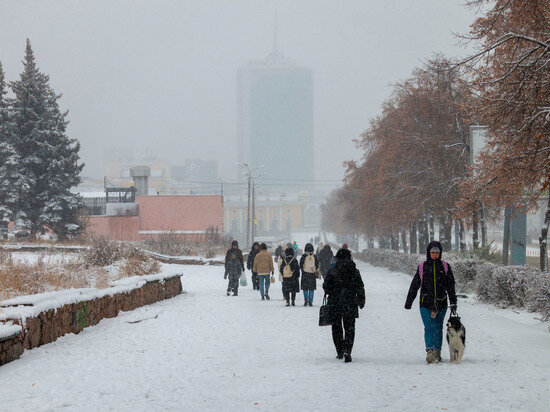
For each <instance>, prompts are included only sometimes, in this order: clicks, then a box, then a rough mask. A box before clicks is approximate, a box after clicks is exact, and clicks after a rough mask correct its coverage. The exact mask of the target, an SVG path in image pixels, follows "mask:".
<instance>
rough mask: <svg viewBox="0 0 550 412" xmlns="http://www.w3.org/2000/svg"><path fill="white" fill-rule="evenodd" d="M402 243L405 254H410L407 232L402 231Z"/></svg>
mask: <svg viewBox="0 0 550 412" xmlns="http://www.w3.org/2000/svg"><path fill="white" fill-rule="evenodd" d="M401 241H402V242H403V253H409V248H408V247H407V231H406V230H402V231H401Z"/></svg>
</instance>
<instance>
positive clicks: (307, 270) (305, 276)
mask: <svg viewBox="0 0 550 412" xmlns="http://www.w3.org/2000/svg"><path fill="white" fill-rule="evenodd" d="M300 269H301V270H302V284H301V286H302V290H303V291H304V306H307V305H309V306H313V295H314V293H315V290H316V289H317V276H319V260H317V256H315V255H314V254H313V245H312V244H311V243H308V244H307V245H306V246H305V247H304V254H303V255H302V257H301V258H300Z"/></svg>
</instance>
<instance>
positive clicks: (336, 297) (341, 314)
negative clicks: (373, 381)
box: [323, 249, 365, 362]
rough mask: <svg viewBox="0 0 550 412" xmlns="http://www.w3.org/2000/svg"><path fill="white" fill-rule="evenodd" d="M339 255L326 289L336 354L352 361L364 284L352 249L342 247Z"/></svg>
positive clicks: (363, 304)
mask: <svg viewBox="0 0 550 412" xmlns="http://www.w3.org/2000/svg"><path fill="white" fill-rule="evenodd" d="M336 258H337V260H336V263H335V265H334V267H333V268H331V269H329V271H328V272H327V276H326V278H325V283H323V289H324V290H325V292H326V294H327V295H328V299H327V305H328V306H329V307H330V313H331V316H332V319H333V320H334V323H333V324H332V339H333V341H334V346H335V348H336V357H337V358H338V359H342V358H344V360H345V362H351V350H352V349H353V342H354V340H355V319H356V318H358V317H359V309H358V307H359V308H361V309H363V307H364V306H365V286H364V284H363V280H362V279H361V274H360V273H359V270H358V269H357V267H356V266H355V263H354V262H353V260H351V252H350V251H349V250H347V249H340V250H339V251H338V253H336ZM342 326H343V328H342ZM344 331H345V336H344Z"/></svg>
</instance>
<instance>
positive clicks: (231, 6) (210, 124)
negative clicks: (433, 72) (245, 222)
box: [0, 0, 475, 191]
mask: <svg viewBox="0 0 550 412" xmlns="http://www.w3.org/2000/svg"><path fill="white" fill-rule="evenodd" d="M0 15H1V16H2V30H1V31H0V61H2V63H3V66H4V71H5V73H6V78H7V80H9V81H12V80H16V79H17V78H18V76H19V73H20V72H21V70H22V65H21V60H22V58H23V56H24V48H25V40H26V38H27V37H28V38H29V39H30V40H31V43H32V46H33V49H34V51H35V55H36V60H37V64H38V67H39V68H40V70H41V71H43V72H44V73H47V74H49V75H50V79H51V85H52V86H53V88H54V89H55V91H56V92H58V93H62V94H63V97H62V99H61V100H60V104H61V107H62V108H63V109H68V110H69V111H70V113H69V116H68V119H69V120H70V122H71V123H70V126H69V130H68V131H69V135H70V136H71V137H73V138H76V139H78V140H79V141H80V143H81V145H82V148H81V152H80V155H81V158H82V160H83V161H84V162H85V163H86V167H85V169H84V171H83V176H86V177H93V178H96V179H101V178H102V177H103V175H104V174H105V170H104V163H103V159H104V158H105V157H109V156H110V155H109V152H112V150H113V149H115V150H116V151H117V152H118V153H133V155H134V156H141V155H144V154H152V155H155V156H158V157H161V158H164V159H167V160H168V161H169V162H171V163H172V164H182V163H183V162H184V159H203V160H215V161H217V162H218V173H219V175H220V177H221V178H223V179H225V180H234V179H235V177H236V170H235V163H236V162H237V158H238V156H237V70H238V68H239V67H241V66H243V65H245V64H247V63H249V62H250V61H254V60H261V59H264V58H265V57H266V56H268V55H269V54H270V53H271V51H272V49H273V33H274V28H275V22H276V21H277V22H278V24H277V26H278V48H279V51H280V52H281V53H282V54H283V55H284V56H285V57H287V58H289V59H291V60H292V61H293V62H295V63H296V64H297V65H300V66H307V67H309V68H311V70H312V72H313V125H314V150H315V151H314V153H315V163H314V178H315V179H327V180H332V179H334V180H337V179H340V178H341V177H342V176H343V174H344V168H343V167H342V162H343V161H345V160H348V159H353V158H358V157H360V155H361V154H360V152H359V151H357V150H356V149H355V146H354V143H353V141H352V140H353V139H354V138H356V137H357V136H358V135H359V134H360V133H361V132H362V131H363V130H365V129H366V128H367V127H368V124H369V119H371V118H372V117H374V116H376V115H377V114H378V112H379V110H380V105H381V103H382V102H383V100H384V99H386V98H387V97H388V95H389V93H390V91H391V90H390V88H389V87H388V86H389V85H390V84H391V83H392V82H396V81H399V80H403V79H404V78H406V77H407V76H408V75H409V74H410V72H411V70H412V69H413V68H414V67H417V66H421V65H422V63H423V60H428V59H429V58H430V57H432V56H433V53H434V52H441V53H442V54H444V55H446V56H449V57H452V56H457V55H463V54H465V49H464V48H461V47H460V46H459V45H458V43H459V39H458V38H457V37H456V36H454V35H453V32H458V33H465V32H467V31H468V30H469V28H468V26H469V24H470V23H471V22H472V21H473V18H474V15H475V10H472V9H467V8H465V7H464V6H463V5H462V2H460V1H456V2H455V1H441V0H417V1H414V2H413V1H408V0H386V1H384V2H382V3H381V2H373V1H365V0H357V1H352V0H348V1H324V0H315V1H274V0H271V1H266V0H262V1H252V0H247V1H244V0H236V1H230V2H225V1H203V0H197V1H155V2H153V1H116V2H113V1H108V0H105V1H88V2H84V1H78V2H75V1H64V0H59V1H58V0H56V1H25V2H19V1H17V2H16V1H0ZM286 150H292V148H287V149H286ZM273 177H275V176H273ZM296 177H297V178H299V176H296ZM321 183H323V184H324V185H325V186H323V185H322V184H321ZM335 185H337V182H334V183H330V182H319V186H320V187H323V188H326V190H327V191H328V190H330V189H332V188H333V187H334V186H335Z"/></svg>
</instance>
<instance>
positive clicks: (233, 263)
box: [225, 248, 244, 275]
mask: <svg viewBox="0 0 550 412" xmlns="http://www.w3.org/2000/svg"><path fill="white" fill-rule="evenodd" d="M243 260H244V259H243V252H241V249H238V248H237V249H233V248H231V249H229V250H228V251H227V253H226V254H225V274H226V275H240V274H241V273H242V272H243V271H244V262H243Z"/></svg>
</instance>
